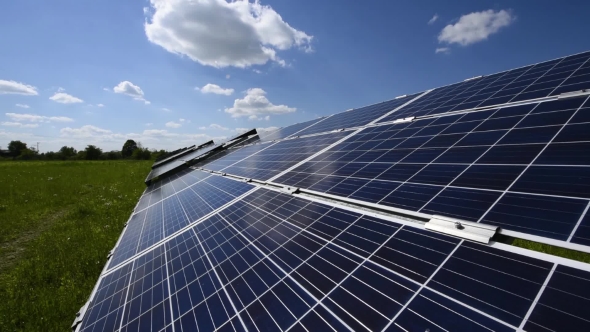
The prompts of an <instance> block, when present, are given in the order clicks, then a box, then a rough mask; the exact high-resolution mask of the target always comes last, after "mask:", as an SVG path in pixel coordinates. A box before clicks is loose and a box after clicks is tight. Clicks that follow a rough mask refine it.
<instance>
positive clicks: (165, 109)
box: [162, 107, 172, 112]
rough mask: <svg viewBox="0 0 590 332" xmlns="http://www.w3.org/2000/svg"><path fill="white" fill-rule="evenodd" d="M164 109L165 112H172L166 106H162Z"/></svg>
mask: <svg viewBox="0 0 590 332" xmlns="http://www.w3.org/2000/svg"><path fill="white" fill-rule="evenodd" d="M162 111H164V112H172V111H171V110H169V109H167V108H166V107H164V108H162Z"/></svg>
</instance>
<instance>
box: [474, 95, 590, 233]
mask: <svg viewBox="0 0 590 332" xmlns="http://www.w3.org/2000/svg"><path fill="white" fill-rule="evenodd" d="M589 99H590V98H586V101H585V102H587V101H588V100H589ZM581 108H582V106H581V105H580V107H578V108H577V109H576V111H575V112H574V113H573V114H572V115H571V116H570V117H569V118H568V120H567V121H566V122H565V123H564V124H563V126H562V127H561V128H559V130H558V131H557V133H555V135H553V137H552V138H551V140H550V141H549V142H548V143H547V144H546V145H545V146H544V147H543V148H542V149H541V151H539V152H538V153H537V155H536V156H535V157H534V158H533V159H532V160H531V162H530V163H529V164H528V165H527V166H526V167H525V168H524V169H523V170H522V171H521V172H520V174H519V175H518V176H517V177H516V178H515V179H514V180H513V181H512V183H511V184H510V185H509V186H508V187H507V188H506V189H505V190H504V191H503V192H502V194H500V196H499V197H498V198H497V200H496V201H495V202H494V204H492V205H491V206H490V207H489V209H488V210H487V211H486V212H485V213H484V214H483V215H482V216H481V217H480V218H479V220H478V222H481V220H483V218H485V217H486V215H487V214H488V213H489V212H490V211H491V210H492V208H493V207H494V206H495V205H496V204H498V202H499V201H500V199H501V198H502V197H504V196H505V195H506V193H507V192H508V191H509V190H510V188H512V187H513V186H514V184H515V183H516V182H517V181H518V180H519V179H520V178H521V177H522V175H523V174H525V172H526V171H527V170H528V169H529V168H530V167H532V166H533V163H534V162H535V161H536V160H537V159H538V158H539V156H541V154H542V153H543V152H544V151H545V150H546V149H547V147H548V146H549V145H550V144H551V143H552V142H553V141H554V140H555V138H556V137H557V136H558V135H559V133H561V132H562V131H563V129H564V128H565V126H566V125H567V124H568V123H569V122H570V121H571V119H572V118H574V116H575V115H576V113H577V112H578V111H579V110H580V109H581ZM523 119H524V118H523ZM573 234H574V233H573V232H572V233H571V234H570V237H571V236H573Z"/></svg>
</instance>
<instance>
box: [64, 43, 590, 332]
mask: <svg viewBox="0 0 590 332" xmlns="http://www.w3.org/2000/svg"><path fill="white" fill-rule="evenodd" d="M589 58H590V52H585V53H580V54H577V55H574V56H570V57H565V58H560V59H556V60H551V61H547V62H543V63H539V64H535V65H531V66H526V67H522V68H518V69H514V70H510V71H506V72H502V73H498V74H493V75H489V76H484V77H480V78H474V79H469V80H466V81H465V82H461V83H457V84H452V85H449V86H445V87H441V88H437V89H433V90H429V91H426V92H423V93H418V94H415V95H411V96H403V97H400V98H396V99H394V100H390V101H387V102H383V103H379V104H374V105H370V106H366V107H363V108H359V109H354V110H350V111H347V112H343V113H339V114H335V115H332V116H329V117H326V118H322V119H316V120H311V121H308V122H304V123H299V124H295V125H293V126H289V127H285V128H281V129H278V130H275V131H273V132H269V133H261V134H260V138H258V137H254V136H252V135H250V134H242V135H241V136H245V137H242V138H243V139H242V140H241V141H240V144H233V143H232V144H228V145H226V146H222V148H218V147H220V146H221V145H217V146H216V148H215V150H214V153H208V154H206V155H205V157H204V158H200V156H201V154H202V152H201V153H200V155H199V156H195V157H199V160H198V163H197V164H196V166H200V167H202V169H204V170H208V171H211V172H205V171H201V170H195V169H193V168H188V165H183V167H185V168H186V169H183V170H181V169H180V168H181V167H178V168H174V169H173V171H172V170H171V171H170V172H168V173H167V175H168V176H166V177H162V178H161V179H160V181H158V182H155V183H149V185H148V187H147V188H146V190H145V192H144V194H143V195H142V197H141V198H140V200H139V202H138V203H137V206H136V207H135V209H134V212H133V214H132V216H131V217H130V218H129V221H128V223H127V226H126V228H125V230H124V232H123V234H122V235H121V237H120V238H119V241H118V242H117V245H116V246H115V248H114V249H113V251H112V255H111V257H110V258H109V260H108V262H107V264H106V266H105V268H104V270H103V272H102V274H101V276H100V278H99V280H98V282H97V284H96V286H95V289H94V290H93V292H92V294H91V296H90V299H89V301H88V303H87V304H86V305H85V306H84V307H83V309H82V310H81V311H80V316H79V317H78V318H77V320H76V321H75V322H74V327H75V329H76V330H77V331H113V330H125V331H140V330H141V331H143V330H152V331H197V330H198V331H213V330H219V331H236V330H237V331H250V330H252V331H253V330H265V331H274V330H276V331H286V330H289V331H311V330H314V331H315V330H317V331H327V330H331V329H332V330H338V331H340V330H342V331H349V330H354V331H357V330H359V331H360V330H382V331H450V330H460V331H490V330H493V331H515V330H518V331H522V330H526V331H537V330H538V331H547V330H550V331H571V330H581V331H586V330H590V310H589V309H588V301H589V299H590V293H589V291H588V289H590V265H589V264H585V263H581V262H577V261H573V260H569V259H564V258H559V257H555V256H551V255H546V254H543V253H539V252H535V251H529V250H525V249H520V248H517V247H514V246H511V245H508V244H503V243H499V242H495V241H496V240H498V238H497V237H495V235H496V234H498V233H500V234H508V235H511V236H516V237H520V238H525V239H533V240H535V241H538V242H544V243H551V244H556V245H558V246H562V247H568V248H576V249H579V250H584V251H590V247H587V246H590V212H589V210H590V194H589V193H590V188H589V186H590V185H589V184H590V157H589V155H588V151H589V150H590V97H588V95H589V93H588V90H584V89H588V88H590V62H589V61H588V59H589ZM563 93H567V94H566V95H564V94H563ZM232 142H233V141H232ZM234 143H235V142H234ZM252 143H254V144H252ZM173 162H174V161H172V162H169V163H166V164H164V165H163V166H162V167H164V166H167V165H168V164H171V163H173ZM195 162H197V161H195ZM158 168H160V167H158ZM156 169H157V168H156ZM212 171H216V172H215V173H217V174H211V173H212ZM250 179H252V180H257V181H250ZM247 182H250V183H247ZM298 188H300V189H301V191H297V190H294V189H298ZM448 217H452V218H456V219H450V223H451V225H450V226H449V227H450V228H452V230H444V229H443V228H444V227H445V225H447V224H448V222H449V219H447V218H448ZM425 221H426V223H425ZM437 222H438V224H437ZM445 222H446V223H447V224H445ZM470 222H471V223H470ZM436 225H439V228H436V227H435V226H436ZM474 225H476V226H477V227H478V228H477V227H476V226H474ZM492 226H499V227H501V229H500V230H498V229H497V227H492ZM440 227H443V228H440ZM466 227H467V228H468V229H465V228H466ZM473 227H476V228H477V229H478V230H479V231H480V232H481V233H478V234H480V235H478V236H481V237H480V238H477V237H476V236H475V235H474V234H472V233H469V232H470V229H472V228H473ZM431 229H435V230H437V232H435V231H431ZM486 232H487V233H486ZM484 233H485V234H489V236H487V235H485V234H484ZM482 234H483V235H482ZM469 235H472V236H471V237H470V236H469ZM486 236H487V237H486ZM472 241H476V242H472Z"/></svg>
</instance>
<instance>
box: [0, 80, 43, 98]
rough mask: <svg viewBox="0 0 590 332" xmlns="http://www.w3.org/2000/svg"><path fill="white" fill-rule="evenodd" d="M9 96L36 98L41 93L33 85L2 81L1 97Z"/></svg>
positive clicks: (0, 82) (0, 87) (0, 85)
mask: <svg viewBox="0 0 590 332" xmlns="http://www.w3.org/2000/svg"><path fill="white" fill-rule="evenodd" d="M7 94H15V95H25V96H36V95H38V94H39V93H38V92H37V88H36V87H34V86H32V85H28V84H24V83H20V82H16V81H5V80H0V95H7Z"/></svg>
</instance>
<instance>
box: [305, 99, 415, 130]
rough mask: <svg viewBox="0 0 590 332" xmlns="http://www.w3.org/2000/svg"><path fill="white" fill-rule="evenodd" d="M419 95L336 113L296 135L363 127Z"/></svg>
mask: <svg viewBox="0 0 590 332" xmlns="http://www.w3.org/2000/svg"><path fill="white" fill-rule="evenodd" d="M419 95H420V94H415V95H411V96H406V97H403V98H399V99H393V100H388V101H384V102H381V103H378V104H374V105H369V106H365V107H361V108H355V109H353V110H350V111H346V112H342V113H337V114H334V115H332V116H330V117H328V118H327V119H325V120H322V121H320V122H318V123H316V124H314V125H313V126H311V127H309V128H307V129H304V130H302V131H300V132H298V133H297V135H299V136H302V135H310V134H317V133H323V132H327V131H332V130H336V129H343V128H351V127H359V126H364V125H366V124H368V123H370V122H371V121H373V120H375V119H377V118H379V117H380V116H383V115H385V114H387V112H390V111H393V110H394V109H396V108H397V107H399V106H401V105H403V104H405V103H407V102H408V101H410V100H412V99H414V98H415V97H417V96H419Z"/></svg>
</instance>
